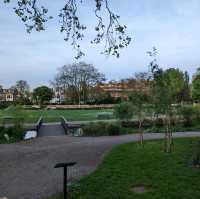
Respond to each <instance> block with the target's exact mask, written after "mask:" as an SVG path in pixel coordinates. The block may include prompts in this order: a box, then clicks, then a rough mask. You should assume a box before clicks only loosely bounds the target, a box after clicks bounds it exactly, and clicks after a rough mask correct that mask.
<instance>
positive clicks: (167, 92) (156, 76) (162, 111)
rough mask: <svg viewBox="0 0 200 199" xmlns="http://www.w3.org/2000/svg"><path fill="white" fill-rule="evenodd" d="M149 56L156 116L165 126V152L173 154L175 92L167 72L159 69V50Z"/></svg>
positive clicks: (154, 49)
mask: <svg viewBox="0 0 200 199" xmlns="http://www.w3.org/2000/svg"><path fill="white" fill-rule="evenodd" d="M148 54H149V56H150V57H152V58H153V61H151V63H150V71H151V78H152V102H153V105H154V109H155V114H156V115H157V116H159V117H161V118H162V121H163V125H164V126H165V142H164V150H165V152H168V153H169V152H171V150H172V144H173V140H172V139H173V137H172V128H171V119H172V116H173V106H172V104H173V94H174V93H173V91H172V89H171V87H170V84H171V80H170V78H167V77H168V76H167V75H166V74H167V72H166V71H164V70H163V69H161V68H160V67H159V65H158V64H157V59H156V55H157V49H156V48H153V51H152V52H148Z"/></svg>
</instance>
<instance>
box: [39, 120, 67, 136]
mask: <svg viewBox="0 0 200 199" xmlns="http://www.w3.org/2000/svg"><path fill="white" fill-rule="evenodd" d="M59 135H65V131H64V128H63V127H62V126H61V124H59V123H58V124H57V123H55V124H51V123H49V124H42V126H41V128H40V130H39V132H38V136H39V137H43V136H59Z"/></svg>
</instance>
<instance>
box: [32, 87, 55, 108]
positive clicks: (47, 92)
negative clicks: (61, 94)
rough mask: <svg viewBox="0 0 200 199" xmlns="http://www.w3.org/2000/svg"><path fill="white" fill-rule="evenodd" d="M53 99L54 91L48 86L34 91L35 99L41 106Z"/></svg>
mask: <svg viewBox="0 0 200 199" xmlns="http://www.w3.org/2000/svg"><path fill="white" fill-rule="evenodd" d="M52 98H53V91H52V89H51V88H48V87H47V86H40V87H37V88H35V89H34V91H33V99H34V100H35V101H36V102H37V103H38V104H39V105H40V106H41V105H43V104H44V103H48V102H49V101H50V100H51V99H52Z"/></svg>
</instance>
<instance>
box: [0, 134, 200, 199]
mask: <svg viewBox="0 0 200 199" xmlns="http://www.w3.org/2000/svg"><path fill="white" fill-rule="evenodd" d="M196 136H200V132H191V133H190V132H187V133H176V134H175V135H174V137H196ZM138 138H139V136H138V135H136V134H135V135H124V136H116V137H96V138H84V137H83V138H81V137H69V136H57V137H52V136H51V137H40V138H37V139H35V140H32V141H27V142H20V143H17V144H10V145H6V144H4V145H0V197H3V196H7V197H8V199H44V198H48V197H49V196H52V195H54V194H56V193H58V192H61V191H62V171H61V170H60V169H54V165H55V164H56V163H58V162H67V161H77V163H78V164H77V165H76V166H75V167H74V168H73V169H72V170H70V177H73V178H79V177H81V176H83V175H86V174H88V173H90V172H92V171H93V170H94V169H95V168H96V166H97V165H98V164H99V163H100V161H101V160H102V157H103V155H104V154H105V153H106V152H107V151H109V150H110V149H111V148H112V147H113V145H116V144H121V143H126V142H131V141H137V140H138ZM160 138H163V134H145V139H146V140H148V139H160Z"/></svg>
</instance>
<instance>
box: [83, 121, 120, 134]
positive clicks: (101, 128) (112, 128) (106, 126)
mask: <svg viewBox="0 0 200 199" xmlns="http://www.w3.org/2000/svg"><path fill="white" fill-rule="evenodd" d="M120 132H121V127H120V125H118V124H116V123H105V122H93V123H90V124H87V125H86V126H84V127H83V135H84V136H108V135H120Z"/></svg>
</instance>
